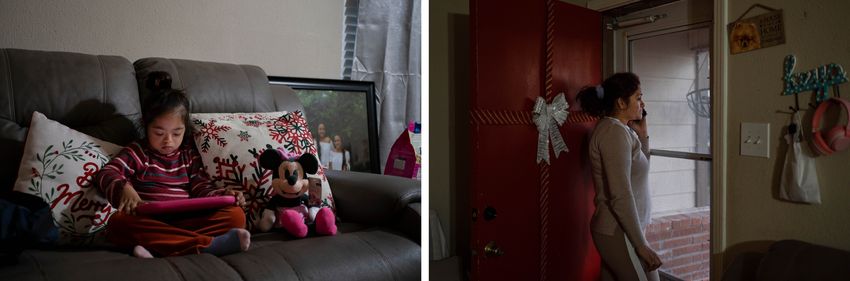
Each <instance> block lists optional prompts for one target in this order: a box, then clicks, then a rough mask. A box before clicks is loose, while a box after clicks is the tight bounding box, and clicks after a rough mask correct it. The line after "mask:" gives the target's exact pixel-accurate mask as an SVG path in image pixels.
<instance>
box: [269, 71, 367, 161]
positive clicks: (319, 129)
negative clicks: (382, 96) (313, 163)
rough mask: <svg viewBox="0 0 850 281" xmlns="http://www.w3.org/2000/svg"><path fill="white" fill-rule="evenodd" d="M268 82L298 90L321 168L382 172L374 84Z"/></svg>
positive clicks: (301, 80) (273, 79)
mask: <svg viewBox="0 0 850 281" xmlns="http://www.w3.org/2000/svg"><path fill="white" fill-rule="evenodd" d="M269 83H271V85H272V87H274V86H275V85H285V86H288V87H290V88H292V89H293V90H295V93H296V94H297V96H298V98H299V99H300V100H301V103H302V104H303V105H304V116H305V117H306V119H307V124H309V127H310V128H309V129H310V133H311V134H312V135H313V138H314V139H316V149H317V150H318V151H319V155H318V157H319V161H320V162H321V163H322V166H324V167H325V168H326V169H330V170H348V171H357V172H367V173H376V174H380V173H381V168H380V164H381V161H380V158H378V157H379V155H378V118H377V113H376V112H377V111H376V109H375V107H376V98H375V84H374V83H373V82H368V81H351V80H333V79H315V78H295V77H282V76H269Z"/></svg>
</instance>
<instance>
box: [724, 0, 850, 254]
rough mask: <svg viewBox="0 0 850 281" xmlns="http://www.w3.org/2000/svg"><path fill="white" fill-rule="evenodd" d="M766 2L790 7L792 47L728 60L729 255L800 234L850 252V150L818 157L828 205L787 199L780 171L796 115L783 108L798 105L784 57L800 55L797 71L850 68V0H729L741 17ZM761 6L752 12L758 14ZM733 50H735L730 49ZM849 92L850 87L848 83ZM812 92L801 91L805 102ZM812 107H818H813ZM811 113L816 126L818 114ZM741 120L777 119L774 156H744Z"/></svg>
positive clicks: (844, 87) (788, 28)
mask: <svg viewBox="0 0 850 281" xmlns="http://www.w3.org/2000/svg"><path fill="white" fill-rule="evenodd" d="M756 2H758V3H760V4H762V5H766V6H769V7H774V8H778V9H783V11H784V18H785V31H786V32H785V40H786V43H785V44H784V45H778V46H775V47H770V48H765V49H760V50H756V51H752V52H748V53H742V54H737V55H730V56H729V65H728V73H729V75H728V77H729V80H728V82H729V84H728V90H729V93H728V109H729V111H728V123H727V128H729V131H728V136H729V141H730V143H729V146H728V153H729V155H728V158H727V159H728V167H727V171H728V180H727V181H728V182H727V191H726V194H727V199H726V204H727V222H726V234H727V245H728V246H727V249H728V251H727V254H728V255H727V257H729V259H727V261H731V258H733V257H734V255H735V254H736V253H738V252H740V251H743V250H750V249H756V250H764V249H765V245H766V243H767V241H774V240H781V239H799V240H803V241H808V242H813V243H818V244H823V245H828V246H833V247H837V248H842V249H846V250H850V239H847V238H848V237H850V223H848V222H850V177H848V176H847V174H848V171H850V170H848V169H850V165H848V164H847V163H848V160H850V152H848V151H844V152H841V153H838V154H834V155H832V156H828V157H819V158H818V159H817V169H818V177H819V179H820V184H821V188H820V192H821V198H822V200H823V204H821V205H802V204H795V203H788V202H783V201H779V200H778V199H777V198H778V195H777V194H778V186H779V175H780V173H781V170H782V164H783V161H784V155H785V151H786V150H785V149H786V148H787V146H786V145H784V142H783V141H782V138H781V131H782V129H783V127H784V126H785V125H786V124H787V122H788V120H789V119H790V114H785V113H777V110H784V111H787V110H788V106H790V105H793V104H794V98H793V96H780V93H781V92H782V90H783V81H782V75H783V68H782V66H783V59H784V57H785V56H786V55H788V54H794V55H796V56H797V66H796V69H795V72H801V71H808V70H811V69H813V68H815V67H817V66H820V65H823V64H827V63H832V62H834V63H838V64H841V65H843V66H844V68H845V69H847V70H850V68H848V67H850V17H848V15H847V12H848V11H850V2H848V1H844V0H829V1H826V0H825V1H793V0H762V1H753V0H746V1H728V3H729V18H730V19H736V18H737V17H738V16H739V15H741V14H742V13H743V12H744V11H745V10H746V9H747V8H748V7H749V6H750V5H752V4H754V3H756ZM756 11H757V12H755V13H752V15H756V14H758V13H759V12H758V9H757V10H756ZM724 51H725V52H728V48H727V49H726V50H724ZM840 87H841V91H842V92H844V93H845V94H844V96H845V97H848V95H850V94H848V93H850V86H848V84H844V85H841V86H840ZM811 97H812V94H811V92H807V93H804V94H801V95H800V101H801V106H803V105H805V104H806V103H807V102H808V101H810V99H811ZM810 112H811V111H810ZM810 112H809V114H807V115H806V116H805V117H804V119H803V123H804V131H809V130H810V129H809V128H810V124H811V123H810V122H811V121H810V120H811V113H810ZM741 122H760V123H770V142H771V143H770V146H771V147H770V155H771V157H770V158H769V159H766V158H756V157H749V156H740V144H739V143H738V142H737V140H740V126H741Z"/></svg>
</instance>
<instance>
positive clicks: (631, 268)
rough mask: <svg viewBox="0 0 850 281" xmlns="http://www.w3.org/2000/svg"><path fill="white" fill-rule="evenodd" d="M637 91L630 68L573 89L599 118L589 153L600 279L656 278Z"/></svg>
mask: <svg viewBox="0 0 850 281" xmlns="http://www.w3.org/2000/svg"><path fill="white" fill-rule="evenodd" d="M642 97H643V94H642V93H641V89H640V80H639V79H638V77H637V75H635V74H634V73H617V74H614V75H612V76H611V77H608V79H605V81H604V82H602V84H601V85H597V86H591V87H586V88H584V89H582V90H581V91H580V92H579V93H578V100H579V102H580V103H581V107H582V109H584V111H585V112H587V113H589V114H591V115H594V116H596V117H598V118H599V121H598V122H597V124H596V128H594V130H593V134H592V135H591V137H590V145H589V150H588V151H589V153H590V162H591V170H592V172H593V181H594V184H595V186H596V197H595V200H594V202H595V203H596V211H595V212H594V213H593V218H592V219H591V223H590V229H591V231H592V236H593V242H594V244H595V245H596V248H597V250H598V251H599V255H600V256H601V257H602V280H617V281H629V280H659V278H658V271H656V269H658V267H660V266H661V259H660V258H659V257H658V254H656V253H655V251H654V250H653V249H652V248H650V247H649V243H647V241H646V237H645V236H644V230H645V229H646V226H647V225H648V224H649V222H650V212H651V211H650V208H651V206H650V198H649V195H650V192H649V187H648V185H649V183H648V177H649V136H648V135H647V129H646V122H645V121H644V120H643V119H644V117H645V113H646V111H644V110H643V108H644V103H643V100H642Z"/></svg>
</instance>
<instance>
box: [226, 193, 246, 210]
mask: <svg viewBox="0 0 850 281" xmlns="http://www.w3.org/2000/svg"><path fill="white" fill-rule="evenodd" d="M224 195H231V196H233V197H236V206H239V207H244V206H245V205H247V203H246V202H245V195H243V194H242V191H238V190H233V189H227V190H225V191H224Z"/></svg>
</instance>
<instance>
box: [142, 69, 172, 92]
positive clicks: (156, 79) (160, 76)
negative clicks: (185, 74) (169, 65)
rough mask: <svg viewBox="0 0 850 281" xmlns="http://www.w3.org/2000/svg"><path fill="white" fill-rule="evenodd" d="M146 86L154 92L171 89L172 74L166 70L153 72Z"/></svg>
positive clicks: (149, 75)
mask: <svg viewBox="0 0 850 281" xmlns="http://www.w3.org/2000/svg"><path fill="white" fill-rule="evenodd" d="M145 87H147V88H148V90H151V91H154V92H159V91H165V90H171V89H172V88H171V74H168V72H165V71H154V72H151V73H150V74H148V78H147V80H146V81H145Z"/></svg>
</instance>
